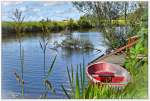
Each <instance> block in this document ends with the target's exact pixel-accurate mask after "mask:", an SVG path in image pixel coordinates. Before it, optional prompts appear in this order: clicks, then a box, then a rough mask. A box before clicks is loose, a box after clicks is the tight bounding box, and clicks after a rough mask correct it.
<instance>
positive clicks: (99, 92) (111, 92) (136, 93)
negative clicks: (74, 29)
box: [62, 2, 148, 99]
mask: <svg viewBox="0 0 150 101" xmlns="http://www.w3.org/2000/svg"><path fill="white" fill-rule="evenodd" d="M122 3H124V6H125V10H127V5H128V3H130V2H122ZM74 4H75V6H76V7H77V8H78V9H79V10H81V11H82V10H83V11H85V8H86V7H87V8H88V7H89V6H90V7H92V6H93V5H94V3H90V2H74ZM102 4H103V3H99V2H95V6H94V7H96V6H100V7H101V8H97V9H98V10H99V11H101V9H102V8H103V7H105V8H107V7H108V8H111V7H113V6H110V5H112V4H113V3H112V2H104V4H105V5H102ZM137 4H138V8H137V9H136V10H135V11H134V12H132V15H134V16H132V17H131V16H130V17H131V18H127V12H125V19H128V20H129V24H128V26H129V27H130V30H126V32H125V35H126V37H125V38H128V37H130V36H133V35H137V36H139V37H140V38H139V40H138V42H137V44H136V45H134V46H133V47H132V48H130V49H128V50H126V53H127V57H126V60H125V63H124V68H126V69H127V70H128V71H129V73H130V75H131V77H132V80H131V81H130V82H129V83H128V85H127V86H126V87H125V88H121V89H116V88H113V87H109V86H105V85H103V86H102V85H96V84H94V85H93V84H90V83H88V85H86V86H85V85H84V76H83V75H85V71H84V69H83V70H82V69H81V68H84V66H83V67H82V65H79V66H80V70H78V68H79V66H77V71H76V78H74V76H73V73H72V72H71V73H69V72H68V68H67V72H68V78H69V81H70V87H71V89H72V90H71V91H72V92H71V93H68V92H67V91H66V90H65V88H64V87H63V86H62V89H63V91H64V94H65V95H66V96H67V97H68V98H77V99H89V98H90V99H99V98H100V99H103V98H107V99H112V98H130V99H131V98H148V6H147V4H146V3H144V2H138V3H137ZM83 8H84V9H83ZM111 9H112V8H111ZM86 10H87V9H86ZM109 10H110V9H109ZM95 13H96V14H98V13H100V12H95ZM104 13H106V11H105V12H104ZM99 17H100V16H99ZM101 17H103V14H102V15H101ZM110 17H111V18H112V15H111V16H110ZM135 18H136V21H135V20H133V19H135ZM110 24H111V22H110V23H109V24H107V25H105V26H103V27H104V29H105V28H107V30H109V29H108V28H111V29H110V30H111V31H112V25H110ZM126 24H127V23H126ZM107 30H106V29H105V30H104V31H105V33H104V34H106V35H108V34H109V35H110V36H107V39H108V38H109V39H108V40H109V41H110V45H111V46H113V47H114V48H117V47H119V46H117V45H118V44H119V41H118V40H119V39H118V38H120V37H114V36H115V33H112V32H108V33H107ZM121 35H124V34H121ZM112 38H113V39H112ZM121 38H122V37H121ZM122 40H123V39H122ZM113 42H115V45H114V43H113ZM123 44H126V41H125V42H124V43H123ZM71 68H72V67H71ZM72 71H73V70H72ZM79 81H81V82H79ZM73 82H75V84H76V85H73ZM80 89H81V90H80Z"/></svg>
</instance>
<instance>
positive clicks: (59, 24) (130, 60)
mask: <svg viewBox="0 0 150 101" xmlns="http://www.w3.org/2000/svg"><path fill="white" fill-rule="evenodd" d="M73 5H74V6H75V7H76V8H77V9H78V10H79V11H81V12H85V15H84V16H82V17H80V19H79V20H77V21H76V20H73V19H70V20H67V21H51V20H49V19H47V20H42V21H40V22H22V21H23V19H24V17H23V18H22V20H21V21H20V22H2V33H3V34H8V33H17V34H18V35H19V37H21V34H20V33H22V32H41V33H42V37H41V38H40V40H39V45H40V47H41V50H42V53H43V74H44V78H43V79H42V80H43V81H44V82H43V83H44V91H45V92H44V94H42V96H41V98H47V97H46V96H47V94H48V91H49V90H50V91H52V92H54V89H53V87H52V85H51V83H50V81H49V80H48V76H49V74H50V73H51V71H52V68H53V65H54V63H55V60H56V56H55V58H54V59H53V61H52V64H51V66H50V68H49V69H48V72H47V71H46V70H45V68H46V58H45V57H46V49H47V45H48V42H49V39H48V38H47V37H45V35H46V34H47V33H49V32H53V31H54V32H55V31H61V30H69V31H72V30H77V29H84V28H85V29H86V28H93V27H97V28H99V29H100V31H102V32H103V33H104V34H103V35H104V37H105V41H106V42H107V44H108V45H109V47H111V48H112V49H116V48H119V47H122V46H123V45H125V44H127V39H128V38H129V37H131V36H134V35H137V36H139V40H138V42H137V44H136V45H134V46H133V47H132V48H130V49H128V50H126V51H125V53H126V54H127V56H126V60H125V63H124V65H123V67H124V68H126V69H127V70H128V72H129V73H130V75H131V77H132V80H131V81H130V82H129V83H128V85H127V86H126V87H125V88H117V89H116V88H113V87H109V86H105V85H97V84H91V83H90V82H89V83H88V84H85V74H86V73H85V64H84V60H83V64H79V65H77V66H76V71H74V69H73V66H72V65H71V66H70V67H71V68H70V69H69V67H67V73H68V79H69V83H70V88H71V92H68V91H67V90H66V88H65V87H64V86H63V84H62V86H61V87H62V90H63V91H64V94H65V95H66V96H67V97H68V98H76V99H81V98H82V99H99V98H101V99H103V98H107V99H112V98H148V57H147V56H148V5H147V2H127V1H124V2H98V1H95V2H91V1H86V2H85V1H84V2H73ZM16 12H19V11H18V10H16ZM14 25H15V26H14ZM116 26H119V27H124V28H125V30H124V32H122V31H120V32H118V31H117V32H116V30H115V27H116ZM18 31H19V32H18ZM19 42H20V43H19V44H20V60H21V61H20V62H21V63H22V64H21V72H20V74H21V75H22V80H24V78H23V72H24V62H23V61H24V51H23V46H21V41H20V39H19ZM59 46H62V47H65V48H79V49H80V48H81V49H90V48H93V47H94V46H93V44H92V43H91V42H89V41H88V40H86V41H83V40H78V39H73V38H69V39H65V40H63V41H62V43H61V44H60V45H59ZM69 70H70V71H71V72H70V71H69ZM74 73H75V75H74ZM46 88H49V89H48V90H47V89H46ZM22 96H24V83H22Z"/></svg>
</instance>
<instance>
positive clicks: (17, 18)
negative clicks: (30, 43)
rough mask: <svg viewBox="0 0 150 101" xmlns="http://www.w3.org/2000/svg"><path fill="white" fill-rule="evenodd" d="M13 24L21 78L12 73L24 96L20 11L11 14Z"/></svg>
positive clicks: (22, 19)
mask: <svg viewBox="0 0 150 101" xmlns="http://www.w3.org/2000/svg"><path fill="white" fill-rule="evenodd" d="M10 18H11V19H12V20H13V21H15V23H14V28H15V32H16V36H17V39H18V42H19V50H20V51H19V52H20V64H21V77H20V76H19V74H17V73H16V72H15V73H14V74H15V76H16V78H17V80H19V83H21V94H22V96H24V48H23V46H22V41H23V40H22V36H23V29H24V28H23V27H22V23H23V21H24V18H25V16H23V13H22V11H19V10H18V9H16V10H15V12H13V16H11V17H10Z"/></svg>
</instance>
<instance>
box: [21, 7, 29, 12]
mask: <svg viewBox="0 0 150 101" xmlns="http://www.w3.org/2000/svg"><path fill="white" fill-rule="evenodd" d="M19 9H20V10H21V11H22V12H24V11H26V10H27V8H26V7H20V8H19Z"/></svg>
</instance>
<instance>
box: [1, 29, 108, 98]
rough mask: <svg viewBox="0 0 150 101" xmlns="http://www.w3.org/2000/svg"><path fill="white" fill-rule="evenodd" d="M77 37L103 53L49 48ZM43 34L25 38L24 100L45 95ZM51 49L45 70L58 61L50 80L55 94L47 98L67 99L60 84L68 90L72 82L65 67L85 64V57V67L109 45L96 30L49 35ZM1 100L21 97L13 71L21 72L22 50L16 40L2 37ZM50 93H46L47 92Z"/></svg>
mask: <svg viewBox="0 0 150 101" xmlns="http://www.w3.org/2000/svg"><path fill="white" fill-rule="evenodd" d="M70 35H71V36H73V37H77V38H80V39H87V40H90V41H91V42H92V43H93V44H94V47H95V48H98V49H101V50H102V52H100V53H98V52H97V51H96V50H90V51H87V52H86V51H84V50H71V49H63V48H58V49H57V51H55V50H52V49H50V47H53V43H54V42H55V41H58V42H59V43H61V42H62V40H64V39H65V38H67V37H68V36H70ZM40 37H41V36H40V34H36V35H35V34H29V35H26V36H24V37H23V39H24V41H23V43H22V44H23V46H24V62H25V63H24V64H25V68H24V80H25V81H26V82H27V84H26V85H25V91H24V96H25V98H40V96H41V94H43V92H45V91H47V90H45V91H44V88H43V78H44V75H45V74H43V55H42V51H41V49H40V45H39V40H40ZM48 37H49V42H48V46H47V47H48V49H47V50H46V55H45V63H46V64H45V71H48V69H49V66H50V63H51V61H52V59H53V57H55V55H56V54H57V60H56V63H55V65H54V68H53V71H52V74H51V76H50V77H49V78H48V81H50V82H51V83H52V85H53V87H54V88H55V90H56V95H53V94H52V93H48V98H66V97H65V95H64V93H63V91H62V89H61V84H62V83H63V84H64V86H65V88H68V89H69V81H68V76H67V71H66V67H67V65H68V66H70V64H71V63H72V64H73V65H74V71H75V69H76V67H75V65H77V64H80V63H82V61H83V57H84V58H85V64H87V63H89V62H90V61H91V60H92V59H94V58H96V57H98V56H100V55H101V54H102V53H103V52H105V50H106V49H107V46H106V45H105V43H104V42H103V41H104V39H103V36H102V33H100V32H96V31H93V32H91V31H87V32H77V31H76V32H72V33H71V34H67V35H65V34H63V35H62V34H61V33H54V34H53V33H52V34H49V35H48ZM2 38H3V39H2V98H15V97H16V96H17V95H18V94H20V92H21V91H20V89H19V85H18V84H17V83H16V80H15V78H14V74H13V73H12V71H13V70H14V69H16V70H18V69H19V66H20V64H18V61H19V55H18V53H19V49H18V47H16V46H17V44H18V43H17V41H16V37H14V36H11V37H2ZM46 93H47V92H46Z"/></svg>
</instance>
